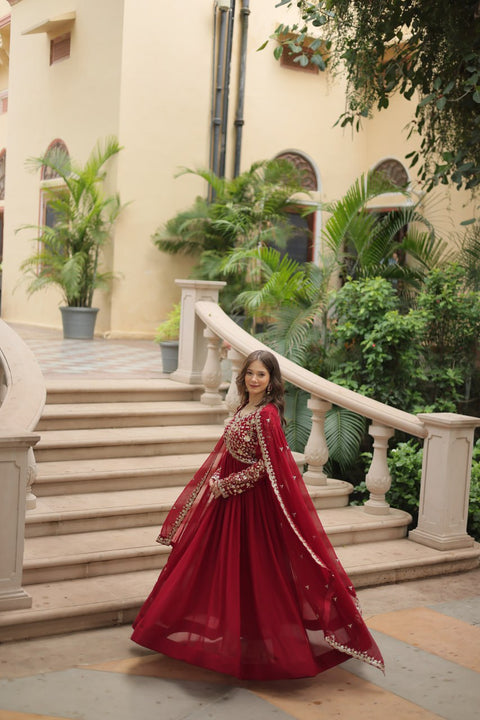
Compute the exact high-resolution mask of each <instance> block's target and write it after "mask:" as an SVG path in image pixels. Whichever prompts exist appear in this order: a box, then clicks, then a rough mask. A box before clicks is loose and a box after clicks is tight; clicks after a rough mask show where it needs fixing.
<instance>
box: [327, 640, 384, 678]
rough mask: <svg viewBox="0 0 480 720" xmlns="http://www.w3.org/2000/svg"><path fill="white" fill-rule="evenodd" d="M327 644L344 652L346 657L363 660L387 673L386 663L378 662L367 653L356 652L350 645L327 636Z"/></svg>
mask: <svg viewBox="0 0 480 720" xmlns="http://www.w3.org/2000/svg"><path fill="white" fill-rule="evenodd" d="M325 642H327V643H328V644H329V645H330V647H332V648H334V649H335V650H340V652H343V653H345V654H346V655H351V656H352V657H353V658H356V659H357V660H363V662H366V663H368V664H369V665H373V667H376V668H378V669H379V670H382V672H385V665H384V663H383V662H382V661H381V660H377V659H376V658H373V657H372V656H371V655H369V654H368V653H367V652H360V650H355V649H354V648H351V647H349V646H348V645H344V644H343V643H339V642H338V641H337V640H335V638H334V637H332V636H331V635H328V636H327V635H325Z"/></svg>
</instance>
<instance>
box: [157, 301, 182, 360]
mask: <svg viewBox="0 0 480 720" xmlns="http://www.w3.org/2000/svg"><path fill="white" fill-rule="evenodd" d="M180 315H181V305H180V303H177V305H174V306H173V308H172V310H171V311H170V312H169V314H168V315H167V319H166V320H164V321H163V322H162V323H160V325H159V326H158V327H157V329H156V334H155V342H157V343H158V344H159V345H160V351H161V353H162V369H163V372H165V373H172V372H174V370H176V369H177V367H178V338H179V336H180Z"/></svg>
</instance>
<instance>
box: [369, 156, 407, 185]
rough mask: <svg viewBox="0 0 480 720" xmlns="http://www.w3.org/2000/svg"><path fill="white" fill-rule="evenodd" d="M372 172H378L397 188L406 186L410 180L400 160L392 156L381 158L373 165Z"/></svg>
mask: <svg viewBox="0 0 480 720" xmlns="http://www.w3.org/2000/svg"><path fill="white" fill-rule="evenodd" d="M374 172H377V173H380V174H381V175H383V176H384V177H386V178H388V180H390V182H392V183H393V184H394V185H396V186H397V187H399V188H406V187H407V186H408V184H409V182H410V179H409V177H408V173H407V171H406V169H405V167H404V166H403V165H402V163H401V162H399V161H398V160H395V159H394V158H387V159H386V160H382V161H381V162H379V163H378V164H377V165H375V167H374Z"/></svg>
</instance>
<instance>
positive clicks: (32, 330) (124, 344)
mask: <svg viewBox="0 0 480 720" xmlns="http://www.w3.org/2000/svg"><path fill="white" fill-rule="evenodd" d="M10 326H11V327H12V328H13V329H14V330H15V331H16V332H17V333H18V334H19V335H20V337H21V338H22V339H23V340H24V341H25V343H26V344H27V345H28V347H29V348H30V349H31V350H32V352H33V354H34V355H35V357H36V358H37V360H38V363H39V365H40V367H41V369H42V372H43V373H44V375H48V376H49V377H52V376H55V377H64V376H66V375H80V374H81V375H85V374H86V375H89V376H97V377H103V376H105V377H108V376H110V377H117V378H118V377H122V376H125V377H132V376H135V377H162V360H161V354H160V349H159V347H158V345H157V344H155V343H154V342H153V341H152V340H111V339H106V338H97V337H96V338H94V339H93V340H70V339H64V338H63V337H62V332H61V331H60V330H51V329H47V328H37V327H33V326H28V325H20V324H15V323H11V324H10Z"/></svg>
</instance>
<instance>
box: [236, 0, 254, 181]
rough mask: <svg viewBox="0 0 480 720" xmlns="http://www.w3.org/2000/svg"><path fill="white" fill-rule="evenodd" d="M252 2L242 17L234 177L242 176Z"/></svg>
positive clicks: (244, 5) (244, 2)
mask: <svg viewBox="0 0 480 720" xmlns="http://www.w3.org/2000/svg"><path fill="white" fill-rule="evenodd" d="M249 6H250V0H242V9H241V10H240V17H241V23H242V39H241V47H240V71H239V81H238V100H237V114H236V116H235V161H234V167H233V177H238V175H239V174H240V153H241V151H242V134H243V125H244V123H245V121H244V119H243V109H244V101H245V75H246V69H247V38H248V16H249V15H250V7H249Z"/></svg>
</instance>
